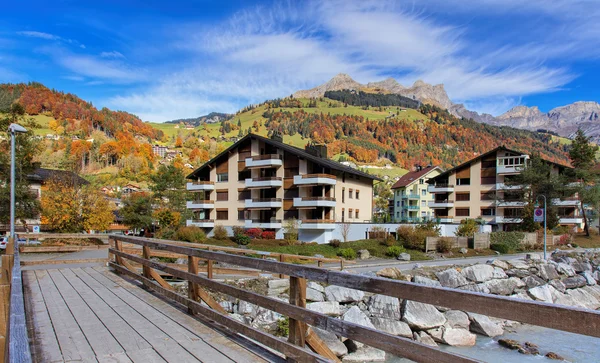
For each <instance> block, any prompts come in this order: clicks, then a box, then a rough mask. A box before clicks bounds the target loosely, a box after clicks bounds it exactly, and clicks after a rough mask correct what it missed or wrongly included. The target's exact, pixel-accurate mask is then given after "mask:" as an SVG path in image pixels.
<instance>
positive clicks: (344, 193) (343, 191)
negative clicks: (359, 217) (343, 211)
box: [342, 188, 346, 203]
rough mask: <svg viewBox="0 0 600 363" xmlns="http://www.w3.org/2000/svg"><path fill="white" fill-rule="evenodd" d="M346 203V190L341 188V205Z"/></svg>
mask: <svg viewBox="0 0 600 363" xmlns="http://www.w3.org/2000/svg"><path fill="white" fill-rule="evenodd" d="M345 202H346V188H342V203H345Z"/></svg>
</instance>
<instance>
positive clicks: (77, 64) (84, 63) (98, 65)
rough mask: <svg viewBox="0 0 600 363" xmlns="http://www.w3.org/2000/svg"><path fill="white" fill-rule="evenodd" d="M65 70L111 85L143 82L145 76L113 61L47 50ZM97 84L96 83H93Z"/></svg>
mask: <svg viewBox="0 0 600 363" xmlns="http://www.w3.org/2000/svg"><path fill="white" fill-rule="evenodd" d="M47 52H49V53H50V54H51V55H52V56H53V57H54V59H55V61H56V62H57V63H58V64H60V65H61V66H62V67H64V68H65V69H68V70H69V71H71V72H73V73H75V74H77V75H79V76H83V77H89V78H95V79H101V80H106V81H111V82H113V83H132V82H137V81H143V80H144V79H146V77H147V74H146V72H145V71H144V70H142V69H136V68H134V67H132V66H130V65H127V64H125V63H122V62H119V61H115V60H105V59H98V58H96V57H93V56H89V55H79V54H73V53H70V52H67V51H64V50H57V49H53V50H47ZM95 84H97V83H95Z"/></svg>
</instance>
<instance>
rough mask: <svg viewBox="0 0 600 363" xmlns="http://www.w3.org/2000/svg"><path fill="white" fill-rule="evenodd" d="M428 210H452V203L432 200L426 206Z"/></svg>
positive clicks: (443, 200)
mask: <svg viewBox="0 0 600 363" xmlns="http://www.w3.org/2000/svg"><path fill="white" fill-rule="evenodd" d="M427 205H428V206H429V208H452V207H453V206H454V201H453V200H452V199H440V200H434V201H431V202H429V203H428V204H427Z"/></svg>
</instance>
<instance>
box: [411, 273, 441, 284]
mask: <svg viewBox="0 0 600 363" xmlns="http://www.w3.org/2000/svg"><path fill="white" fill-rule="evenodd" d="M413 282H414V283H416V284H421V285H425V286H442V284H441V283H440V282H439V281H438V280H433V279H430V278H429V277H425V276H419V275H417V276H415V277H413Z"/></svg>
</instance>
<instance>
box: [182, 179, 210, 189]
mask: <svg viewBox="0 0 600 363" xmlns="http://www.w3.org/2000/svg"><path fill="white" fill-rule="evenodd" d="M186 189H187V190H189V191H194V190H213V189H215V183H214V182H212V181H195V182H188V183H187V184H186Z"/></svg>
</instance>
